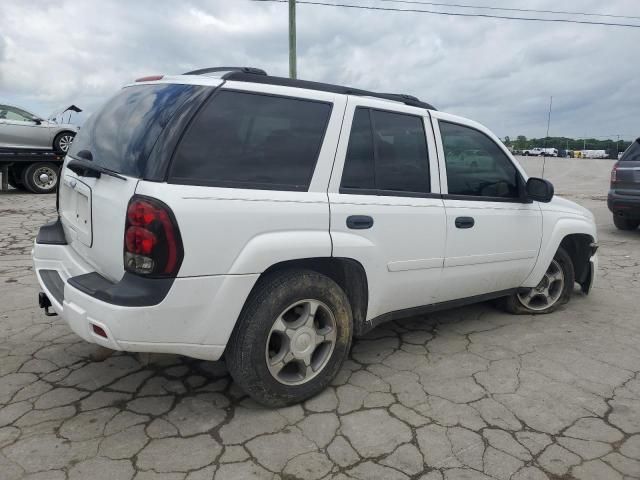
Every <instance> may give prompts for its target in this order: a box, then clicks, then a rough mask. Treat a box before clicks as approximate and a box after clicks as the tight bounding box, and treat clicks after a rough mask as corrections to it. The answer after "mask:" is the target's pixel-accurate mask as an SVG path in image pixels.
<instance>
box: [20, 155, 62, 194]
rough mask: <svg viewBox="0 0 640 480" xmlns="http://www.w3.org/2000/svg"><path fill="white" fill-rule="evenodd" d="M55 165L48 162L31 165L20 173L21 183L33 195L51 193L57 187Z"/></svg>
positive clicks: (57, 169)
mask: <svg viewBox="0 0 640 480" xmlns="http://www.w3.org/2000/svg"><path fill="white" fill-rule="evenodd" d="M59 171H60V169H59V168H58V166H57V165H55V164H53V163H50V162H38V163H32V164H31V165H29V166H28V167H27V168H25V169H24V170H23V171H22V183H23V184H24V186H25V187H26V188H27V189H28V190H29V191H30V192H33V193H53V192H55V191H56V186H57V185H58V177H59Z"/></svg>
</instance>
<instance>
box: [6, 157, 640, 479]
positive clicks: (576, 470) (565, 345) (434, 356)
mask: <svg viewBox="0 0 640 480" xmlns="http://www.w3.org/2000/svg"><path fill="white" fill-rule="evenodd" d="M540 162H541V160H540V159H528V160H526V162H525V163H526V167H527V169H528V171H529V173H530V174H539V173H540V165H541V163H540ZM610 168H611V162H609V161H585V160H567V159H550V160H548V161H547V168H546V174H547V177H548V178H550V179H551V180H552V181H553V182H554V183H555V184H556V191H557V192H558V193H560V194H565V195H566V196H567V197H568V198H571V199H573V200H576V201H578V202H579V203H581V204H583V205H585V206H586V207H587V208H590V209H591V210H592V211H593V212H594V213H595V214H596V218H597V221H598V224H599V232H600V244H601V248H600V271H599V272H598V284H597V286H596V288H595V289H594V290H593V292H592V294H591V295H589V296H584V295H582V294H580V293H578V292H577V291H576V294H575V295H574V297H573V299H572V301H571V302H570V303H569V304H568V305H567V306H565V307H564V308H562V309H560V310H559V311H557V312H555V313H553V314H551V315H547V316H537V317H534V316H510V315H507V314H505V313H502V312H500V311H498V310H496V309H495V308H493V307H492V306H491V305H489V304H480V305H475V306H471V307H466V308H461V309H456V310H451V311H446V312H441V313H437V314H433V315H429V316H427V317H424V318H413V319H407V320H404V321H398V322H394V323H390V324H386V325H383V326H381V327H379V328H377V329H375V330H374V331H372V332H371V333H370V334H369V335H367V337H366V338H363V339H360V340H357V341H356V342H355V344H354V346H353V349H352V352H351V355H350V359H349V360H348V361H347V362H346V364H345V365H344V368H343V369H342V371H341V372H340V373H339V375H338V376H337V378H336V379H335V381H334V382H333V385H332V386H331V387H330V388H328V389H327V390H326V391H325V392H323V393H322V394H320V395H318V396H317V397H316V398H313V399H311V400H309V401H307V402H306V403H304V404H302V405H296V406H293V407H288V408H283V409H277V410H269V409H264V408H261V407H259V406H258V405H256V404H255V403H254V402H252V401H251V400H250V399H249V398H247V397H246V396H245V395H244V394H243V393H242V392H241V391H239V389H238V388H237V387H236V386H235V385H234V384H233V383H232V382H231V381H230V378H229V376H228V374H227V371H226V369H225V366H224V363H222V362H215V363H214V362H202V361H197V360H192V359H187V358H182V357H178V356H172V355H154V356H145V357H139V356H136V355H131V354H124V353H115V354H113V355H110V356H109V355H108V354H107V352H105V351H104V350H102V349H100V348H99V347H97V346H95V345H91V344H88V343H85V342H84V341H82V340H80V339H79V338H78V337H76V336H75V335H74V334H73V333H71V331H70V330H69V329H68V327H67V326H66V325H65V324H64V322H63V321H62V320H60V319H59V318H57V317H46V316H44V314H43V313H42V312H41V311H40V309H38V307H37V305H36V294H37V292H38V287H37V284H36V279H35V277H34V275H33V272H32V267H31V260H30V256H29V255H30V250H31V245H32V241H33V238H34V236H35V234H36V232H37V229H38V227H39V226H40V225H41V224H43V223H44V222H45V221H47V220H48V219H50V218H51V217H52V216H53V215H54V203H55V198H54V196H52V195H49V196H37V195H28V194H24V193H20V192H17V191H10V192H8V193H0V479H1V480H16V479H29V480H35V479H42V480H63V479H68V480H77V479H94V480H100V479H108V480H121V479H122V480H128V479H132V478H135V479H136V480H151V479H167V480H169V479H171V480H173V479H175V480H196V479H212V478H215V479H224V480H227V479H249V478H256V479H271V478H282V479H295V478H299V479H336V480H338V479H359V480H368V479H385V480H387V479H391V480H393V479H399V480H400V479H408V478H411V479H421V480H443V479H447V480H462V479H498V480H507V479H512V480H526V479H528V480H538V479H545V478H546V479H570V478H577V479H582V480H588V479H595V480H609V479H611V480H615V479H632V478H640V373H639V372H640V315H639V314H638V306H639V303H638V298H637V296H636V295H637V292H638V291H640V290H639V289H638V287H639V284H640V231H636V232H618V231H616V230H615V228H614V227H613V225H612V224H611V218H610V215H609V213H608V211H607V209H606V190H607V182H608V174H609V169H610Z"/></svg>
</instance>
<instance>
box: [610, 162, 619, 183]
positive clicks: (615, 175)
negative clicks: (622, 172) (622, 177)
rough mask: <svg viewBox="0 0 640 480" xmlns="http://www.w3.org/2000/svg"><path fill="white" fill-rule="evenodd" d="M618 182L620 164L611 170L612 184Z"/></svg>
mask: <svg viewBox="0 0 640 480" xmlns="http://www.w3.org/2000/svg"><path fill="white" fill-rule="evenodd" d="M617 181H618V164H616V165H614V166H613V168H612V169H611V183H616V182H617Z"/></svg>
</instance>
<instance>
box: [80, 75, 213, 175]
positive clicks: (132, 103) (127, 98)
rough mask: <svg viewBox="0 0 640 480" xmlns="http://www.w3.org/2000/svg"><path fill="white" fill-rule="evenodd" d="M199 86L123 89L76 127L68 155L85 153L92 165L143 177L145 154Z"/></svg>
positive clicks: (142, 86)
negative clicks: (77, 129) (90, 156)
mask: <svg viewBox="0 0 640 480" xmlns="http://www.w3.org/2000/svg"><path fill="white" fill-rule="evenodd" d="M201 88H202V87H199V86H196V85H177V84H155V85H135V86H131V87H126V88H123V89H122V90H121V91H120V92H118V93H117V94H116V95H115V96H114V97H113V98H111V99H110V100H109V101H108V102H107V103H106V104H105V105H104V106H103V107H102V109H100V110H99V111H98V112H96V113H95V114H94V115H92V116H91V117H90V118H89V119H88V120H87V121H86V122H85V123H84V125H83V126H82V127H81V128H80V132H78V135H77V136H76V138H75V139H74V141H73V144H72V146H71V150H70V152H69V155H71V156H73V157H76V158H78V152H80V151H82V150H88V151H89V152H91V155H92V157H93V163H95V164H97V165H99V166H101V167H104V168H108V169H109V170H113V171H116V172H119V173H122V174H123V175H129V176H133V177H142V176H144V172H145V167H146V162H147V158H148V157H149V153H150V152H151V150H152V148H153V146H154V144H155V143H156V140H157V139H158V136H159V135H160V132H162V129H163V128H164V127H165V126H166V125H167V123H168V122H169V120H170V119H171V117H172V116H173V114H174V113H176V111H177V110H178V109H179V108H180V106H181V105H182V104H183V103H184V102H185V101H186V100H187V99H188V98H189V97H190V96H191V95H193V94H194V93H195V91H196V90H198V89H201Z"/></svg>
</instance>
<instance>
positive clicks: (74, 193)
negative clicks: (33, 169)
mask: <svg viewBox="0 0 640 480" xmlns="http://www.w3.org/2000/svg"><path fill="white" fill-rule="evenodd" d="M62 188H63V190H64V192H63V193H62V195H60V216H61V217H62V220H63V221H64V223H65V225H66V226H67V227H68V228H69V229H70V230H71V234H72V235H73V236H74V237H75V239H77V240H78V241H79V242H81V243H83V244H84V245H86V246H87V247H91V243H92V242H93V233H92V225H91V187H89V185H87V184H86V183H84V182H82V181H81V180H79V179H78V178H76V177H72V176H70V175H65V177H64V178H63V180H62Z"/></svg>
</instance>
